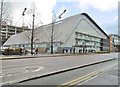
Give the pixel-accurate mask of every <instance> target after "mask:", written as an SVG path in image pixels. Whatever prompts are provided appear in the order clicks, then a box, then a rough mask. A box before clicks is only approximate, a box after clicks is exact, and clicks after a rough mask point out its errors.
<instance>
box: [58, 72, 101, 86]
mask: <svg viewBox="0 0 120 87" xmlns="http://www.w3.org/2000/svg"><path fill="white" fill-rule="evenodd" d="M99 73H101V72H100V71H94V72H91V73H89V74H87V75H85V76H82V77H79V78H77V79H75V80H72V81H70V82H67V83H64V84H62V85H61V86H58V87H69V86H71V85H76V84H78V83H82V82H84V81H86V80H88V79H90V78H92V77H94V76H96V75H97V74H99Z"/></svg>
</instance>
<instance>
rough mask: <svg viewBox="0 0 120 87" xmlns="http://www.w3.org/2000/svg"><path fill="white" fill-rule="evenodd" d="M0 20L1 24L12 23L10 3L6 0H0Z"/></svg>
mask: <svg viewBox="0 0 120 87" xmlns="http://www.w3.org/2000/svg"><path fill="white" fill-rule="evenodd" d="M0 5H1V6H0V12H1V13H0V15H1V17H0V21H1V24H3V25H4V24H11V23H12V16H11V14H10V13H11V11H12V9H11V4H10V2H8V1H7V0H1V2H0Z"/></svg>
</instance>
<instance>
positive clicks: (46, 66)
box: [0, 53, 118, 84]
mask: <svg viewBox="0 0 120 87" xmlns="http://www.w3.org/2000/svg"><path fill="white" fill-rule="evenodd" d="M110 58H118V53H110V54H93V55H77V56H58V57H44V58H30V59H28V58H27V59H17V60H14V59H13V60H1V61H2V73H0V78H2V84H6V83H10V84H12V83H16V82H19V81H22V80H25V79H29V78H33V77H38V76H41V75H45V74H48V73H52V72H55V71H59V70H62V69H67V68H71V67H76V66H83V65H86V64H91V63H95V62H99V61H102V60H106V59H110Z"/></svg>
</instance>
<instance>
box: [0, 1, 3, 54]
mask: <svg viewBox="0 0 120 87" xmlns="http://www.w3.org/2000/svg"><path fill="white" fill-rule="evenodd" d="M0 3H1V9H0V10H1V11H0V55H1V54H2V52H1V49H2V44H3V41H2V14H3V0H2V1H1V2H0Z"/></svg>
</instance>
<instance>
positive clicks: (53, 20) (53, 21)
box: [51, 10, 66, 54]
mask: <svg viewBox="0 0 120 87" xmlns="http://www.w3.org/2000/svg"><path fill="white" fill-rule="evenodd" d="M65 12H66V10H64V11H63V12H62V13H61V14H60V15H59V16H58V17H57V18H56V19H54V18H53V19H52V29H51V30H52V32H51V54H53V33H54V31H53V29H54V23H55V22H56V20H57V19H58V18H59V19H61V18H62V17H61V16H62V15H63V14H64V13H65Z"/></svg>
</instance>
